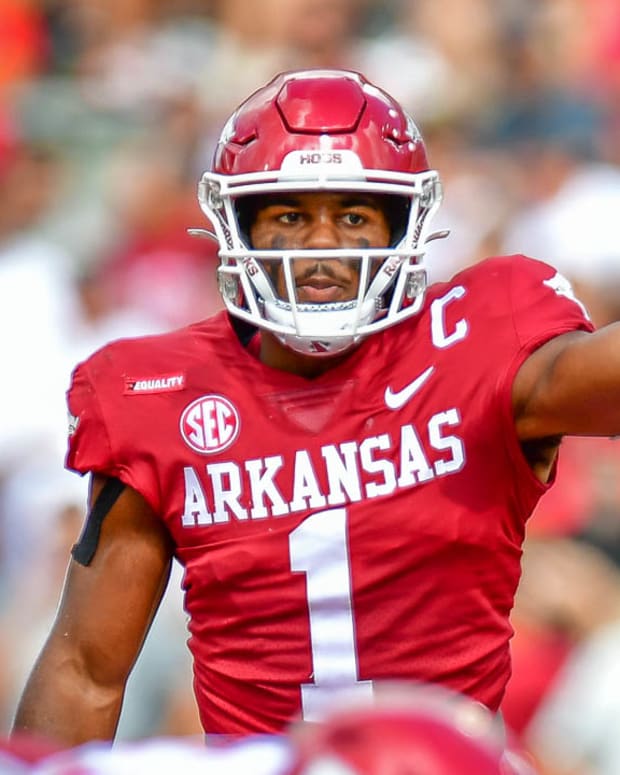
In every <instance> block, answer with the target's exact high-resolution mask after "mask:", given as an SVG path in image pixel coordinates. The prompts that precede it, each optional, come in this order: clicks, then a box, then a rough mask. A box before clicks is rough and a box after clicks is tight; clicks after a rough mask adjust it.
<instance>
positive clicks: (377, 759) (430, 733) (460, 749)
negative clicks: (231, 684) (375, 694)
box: [289, 686, 535, 775]
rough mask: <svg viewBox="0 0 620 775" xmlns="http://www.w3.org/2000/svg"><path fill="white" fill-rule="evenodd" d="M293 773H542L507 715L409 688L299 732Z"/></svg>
mask: <svg viewBox="0 0 620 775" xmlns="http://www.w3.org/2000/svg"><path fill="white" fill-rule="evenodd" d="M297 736H298V738H299V739H298V741H297V748H298V759H297V761H296V763H295V765H294V766H293V768H292V770H291V772H290V773H289V775H535V772H534V771H533V770H532V769H531V768H530V766H529V764H528V763H527V762H526V760H525V759H524V758H523V757H522V756H521V755H520V754H517V753H514V752H511V751H509V750H508V749H507V748H506V743H505V733H504V730H503V728H502V724H501V721H499V719H497V718H496V717H495V716H494V715H493V714H491V713H490V711H488V710H487V709H486V708H484V707H483V706H481V705H479V704H478V703H474V702H473V701H472V700H469V699H468V698H465V697H462V696H460V695H454V694H452V693H451V692H447V691H444V690H443V689H439V688H436V687H427V686H419V687H415V688H413V689H412V688H411V687H406V688H404V689H402V690H401V692H400V693H397V694H394V695H389V694H388V695H386V697H385V698H384V701H383V702H382V703H377V704H376V705H373V706H365V707H357V708H356V709H351V710H341V711H337V712H335V713H333V714H332V715H331V716H329V717H327V718H326V719H325V720H324V721H323V722H320V723H318V724H314V725H308V726H305V727H300V729H299V730H298V731H297Z"/></svg>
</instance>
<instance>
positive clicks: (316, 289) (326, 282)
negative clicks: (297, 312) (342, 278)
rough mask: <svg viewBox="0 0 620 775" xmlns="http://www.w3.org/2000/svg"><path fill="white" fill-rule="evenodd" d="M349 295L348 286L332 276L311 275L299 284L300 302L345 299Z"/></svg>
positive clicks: (298, 294) (315, 302) (298, 295)
mask: <svg viewBox="0 0 620 775" xmlns="http://www.w3.org/2000/svg"><path fill="white" fill-rule="evenodd" d="M347 296H348V294H347V293H346V288H345V287H344V286H343V285H342V284H340V283H339V282H337V281H335V280H334V279H333V278H331V277H325V276H320V277H311V278H309V279H307V280H303V281H302V282H300V283H298V284H297V300H298V301H299V302H310V303H314V304H317V303H321V302H329V301H344V300H345V299H346V297H347Z"/></svg>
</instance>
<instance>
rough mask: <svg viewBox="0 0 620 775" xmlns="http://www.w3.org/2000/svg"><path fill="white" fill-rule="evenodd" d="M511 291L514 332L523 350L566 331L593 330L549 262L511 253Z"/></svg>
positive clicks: (590, 323)
mask: <svg viewBox="0 0 620 775" xmlns="http://www.w3.org/2000/svg"><path fill="white" fill-rule="evenodd" d="M510 294H511V305H512V318H513V324H514V328H515V334H516V336H517V339H518V342H519V344H520V346H521V348H523V349H524V350H526V351H532V350H533V349H535V348H536V347H537V346H539V345H540V344H543V343H544V342H546V341H547V340H549V339H552V338H553V337H554V336H559V335H560V334H563V333H567V332H569V331H577V330H581V331H593V330H594V326H593V325H592V321H591V320H590V317H589V315H588V312H587V310H586V308H585V306H584V305H583V304H582V302H581V301H580V300H579V299H578V298H577V296H575V294H574V292H573V289H572V287H571V284H570V282H569V281H568V280H567V279H566V278H565V277H564V276H563V275H561V274H560V273H559V272H558V271H557V270H556V269H554V268H553V267H552V266H549V264H546V263H544V262H542V261H537V260H536V259H532V258H527V257H526V256H514V257H513V259H512V261H511V278H510Z"/></svg>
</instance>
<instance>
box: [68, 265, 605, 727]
mask: <svg viewBox="0 0 620 775" xmlns="http://www.w3.org/2000/svg"><path fill="white" fill-rule="evenodd" d="M574 329H586V330H589V329H591V325H590V323H589V321H588V318H587V316H586V314H585V311H584V310H583V308H582V306H581V305H580V303H579V302H578V301H577V300H576V299H575V298H574V297H573V296H572V292H571V289H570V286H569V285H568V283H566V281H565V280H563V278H562V277H560V276H559V275H557V274H556V272H555V270H554V269H552V268H551V267H549V266H547V265H546V264H543V263H540V262H538V261H534V260H532V259H527V258H524V257H522V256H513V257H501V258H494V259H489V260H487V261H485V262H483V263H480V264H477V265H476V266H474V267H472V268H469V269H467V270H465V271H463V272H461V273H460V274H459V275H457V276H456V277H455V278H454V279H453V280H452V281H451V282H449V283H442V284H438V285H436V286H433V287H432V288H431V289H430V290H429V291H428V293H427V298H426V302H425V305H424V307H423V309H422V310H421V312H420V313H419V314H417V315H416V316H414V317H412V318H410V319H409V320H407V321H405V322H403V323H401V324H399V325H398V326H395V327H392V328H390V329H387V330H385V331H383V332H381V333H378V334H375V335H373V336H371V337H369V338H368V339H367V340H366V341H364V342H363V343H362V344H361V345H360V346H359V347H358V348H357V349H356V350H355V351H354V352H352V354H351V355H350V356H349V357H348V358H347V359H346V360H345V361H344V362H342V363H341V364H340V365H338V366H336V367H335V368H333V369H331V370H329V371H328V372H327V373H325V374H323V375H322V376H320V377H317V378H316V379H313V380H307V379H305V378H303V377H299V376H297V375H294V374H289V373H285V372H281V371H278V370H274V369H271V368H268V367H267V366H265V365H264V364H262V363H261V362H260V361H259V360H258V358H257V357H256V355H255V348H252V347H250V348H249V349H248V348H244V346H243V345H242V344H241V342H240V341H239V339H238V337H237V335H236V333H235V331H234V329H233V327H232V326H231V323H230V320H229V318H228V317H227V315H226V314H224V313H220V314H218V315H216V316H215V317H214V318H212V319H210V320H207V321H206V322H202V323H198V324H196V325H193V326H190V327H188V328H185V329H182V330H180V331H176V332H172V333H168V334H164V335H161V336H155V337H149V338H141V339H135V340H123V341H119V342H115V343H112V344H110V345H108V346H106V347H105V348H103V349H102V350H101V351H99V352H98V353H96V354H95V355H93V356H92V357H91V358H90V359H89V360H88V361H86V362H85V363H84V364H81V365H80V366H79V367H78V368H77V369H76V371H75V374H74V378H73V385H72V387H71V390H70V393H69V408H70V412H71V414H72V415H73V416H74V417H73V422H72V429H71V430H72V432H71V436H70V446H69V453H68V466H69V467H70V468H72V469H74V470H76V471H80V472H86V471H96V472H101V473H104V474H108V475H112V476H116V477H118V478H120V479H121V480H122V481H123V482H125V483H126V484H128V485H130V486H131V487H133V488H135V489H136V490H138V491H139V492H140V493H142V495H143V496H144V497H145V498H146V500H147V501H148V502H149V503H150V504H151V506H152V507H153V509H154V510H155V511H156V513H157V514H158V515H159V516H160V517H161V519H162V520H164V522H165V524H166V525H167V528H168V530H169V531H170V534H171V535H172V537H173V540H174V544H175V546H176V554H177V556H178V559H179V560H180V562H181V563H182V564H183V566H184V567H185V577H184V589H185V601H186V602H185V605H186V609H187V611H188V613H189V615H190V632H191V637H190V641H189V645H190V648H191V650H192V652H193V655H194V664H195V667H194V672H195V690H196V694H197V700H198V704H199V707H200V712H201V717H202V721H203V724H204V727H205V730H206V731H207V732H211V733H217V732H220V733H239V732H264V731H267V732H273V731H277V730H281V729H282V728H283V727H284V726H285V725H286V724H287V723H288V722H289V721H290V720H291V719H294V718H297V717H299V716H300V715H302V716H303V717H304V718H306V719H313V718H316V717H317V716H318V715H320V714H321V712H322V709H323V708H325V706H326V704H331V703H332V702H333V700H334V699H335V698H337V697H339V696H340V695H345V696H348V695H349V694H350V695H351V697H352V698H354V697H355V696H356V693H359V694H360V695H364V694H369V693H370V692H372V685H373V684H372V682H373V681H377V680H381V679H386V680H387V679H397V678H406V679H415V680H421V681H429V682H437V683H439V684H443V685H446V686H448V687H450V688H452V689H455V690H457V691H460V692H463V693H465V694H468V695H470V696H472V697H473V698H475V699H477V700H479V701H481V702H483V703H485V704H486V705H488V706H489V707H490V708H492V709H496V708H498V706H499V704H500V701H501V699H502V695H503V693H504V688H505V686H506V682H507V680H508V677H509V674H510V656H509V640H510V637H511V634H512V630H511V626H510V623H509V614H510V610H511V607H512V604H513V596H514V592H515V589H516V586H517V582H518V579H519V572H520V555H521V543H522V540H523V536H524V529H525V522H526V520H527V518H528V516H529V515H530V513H531V511H532V509H533V507H534V505H535V503H536V501H537V500H538V498H539V497H540V496H541V494H542V493H543V492H544V491H545V490H546V488H547V487H546V486H545V485H543V484H541V483H540V482H539V481H538V479H537V478H536V477H535V476H534V474H533V473H532V471H531V470H530V468H529V466H528V464H527V462H526V460H525V458H524V456H523V454H522V452H521V448H520V445H519V442H518V439H517V437H516V433H515V428H514V422H513V416H512V406H511V386H512V383H513V378H514V375H515V373H516V371H517V369H518V368H519V366H520V365H521V363H522V362H523V360H524V359H525V358H526V357H527V356H528V354H529V353H531V352H532V351H533V350H534V349H535V348H536V347H538V346H539V345H540V344H541V343H542V342H544V341H546V340H548V339H549V338H551V337H553V336H556V335H558V334H561V333H563V332H567V331H571V330H574Z"/></svg>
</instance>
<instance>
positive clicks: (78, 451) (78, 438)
mask: <svg viewBox="0 0 620 775" xmlns="http://www.w3.org/2000/svg"><path fill="white" fill-rule="evenodd" d="M89 367H90V362H89V361H85V362H84V363H81V364H79V365H78V366H77V367H76V369H75V370H74V372H73V375H72V379H71V385H70V387H69V390H68V392H67V405H68V412H69V439H68V449H67V457H66V461H65V463H66V466H67V468H68V469H70V470H72V471H77V472H78V473H81V474H85V473H87V472H91V471H92V472H95V473H100V474H106V475H108V476H118V475H119V473H120V466H119V463H118V461H116V460H115V459H114V454H113V450H112V444H111V441H110V436H109V432H108V428H107V425H106V422H105V420H104V417H103V413H102V407H101V405H100V403H99V400H98V395H97V390H96V388H95V386H94V384H93V383H92V380H91V377H90V374H89Z"/></svg>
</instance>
